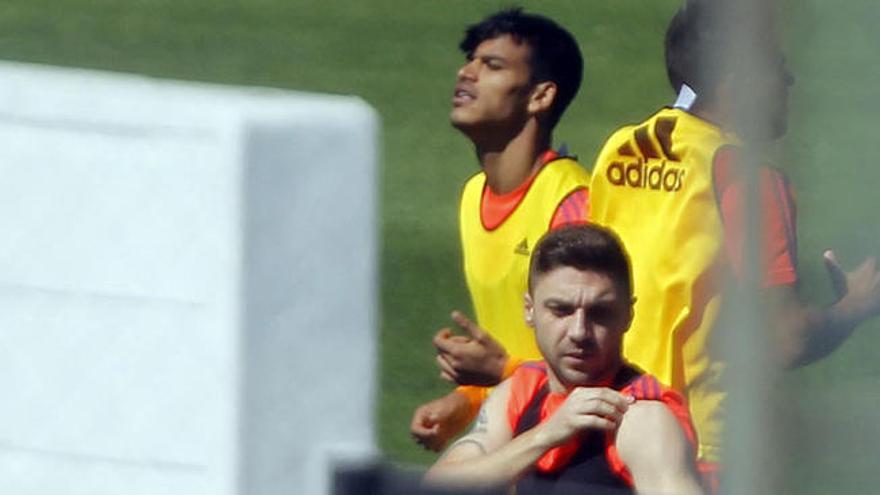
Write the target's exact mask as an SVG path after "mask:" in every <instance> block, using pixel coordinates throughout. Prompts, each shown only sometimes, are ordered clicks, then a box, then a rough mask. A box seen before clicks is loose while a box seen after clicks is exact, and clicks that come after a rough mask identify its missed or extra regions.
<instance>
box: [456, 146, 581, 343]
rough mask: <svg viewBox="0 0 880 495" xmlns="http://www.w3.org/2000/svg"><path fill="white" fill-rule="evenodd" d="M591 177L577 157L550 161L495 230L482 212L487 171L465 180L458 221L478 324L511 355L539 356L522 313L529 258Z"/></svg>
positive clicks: (533, 336)
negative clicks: (560, 211)
mask: <svg viewBox="0 0 880 495" xmlns="http://www.w3.org/2000/svg"><path fill="white" fill-rule="evenodd" d="M589 182H590V175H589V173H588V172H587V171H586V170H585V169H584V168H583V167H581V166H580V165H579V164H578V163H577V162H575V161H574V160H571V159H569V158H560V159H557V160H554V161H552V162H549V163H547V164H546V165H544V166H543V167H542V168H541V169H540V170H539V171H538V175H537V176H536V177H535V179H534V182H532V184H531V186H530V187H529V190H528V191H526V194H525V196H524V197H523V198H522V201H521V202H520V203H519V205H517V207H516V209H515V210H514V211H513V213H512V214H511V215H510V216H509V217H507V218H506V219H505V220H504V222H502V223H501V225H499V226H498V227H497V228H496V229H494V230H486V229H485V228H484V227H483V222H482V219H481V215H480V203H481V200H482V197H483V189H484V187H485V186H486V174H485V173H483V172H480V173H478V174H476V175H474V176H473V177H471V178H470V179H469V180H468V181H467V183H465V186H464V191H463V192H462V196H461V204H460V209H459V226H460V228H461V241H462V252H463V256H464V272H465V278H466V280H467V285H468V289H469V290H470V294H471V301H472V302H473V304H474V310H475V311H476V317H477V322H478V323H479V325H480V326H481V327H482V328H484V329H485V330H486V331H487V332H488V333H489V334H490V335H491V336H492V337H493V338H495V340H497V341H498V342H500V343H501V345H503V346H504V348H505V349H506V350H507V353H508V354H509V355H510V356H511V357H512V358H522V359H526V360H535V359H541V354H540V352H539V351H538V346H537V345H536V344H535V335H534V332H533V330H532V329H531V328H529V327H528V326H527V325H526V323H525V319H524V313H523V311H524V310H523V297H524V295H525V293H526V286H527V281H528V270H529V258H530V256H531V253H532V248H533V247H534V246H535V243H537V242H538V239H540V238H541V236H543V235H544V233H545V232H547V230H548V229H549V228H550V222H551V221H552V220H553V214H554V213H555V212H556V208H557V207H558V206H559V204H560V203H561V202H562V201H563V200H564V199H565V198H566V197H567V196H568V195H569V194H570V193H572V192H573V191H575V190H577V189H586V188H587V186H588V185H589Z"/></svg>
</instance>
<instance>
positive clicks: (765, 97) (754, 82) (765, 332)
mask: <svg viewBox="0 0 880 495" xmlns="http://www.w3.org/2000/svg"><path fill="white" fill-rule="evenodd" d="M716 6H717V8H718V9H720V12H719V13H718V15H719V16H720V18H721V19H724V20H726V22H725V23H724V25H726V26H728V28H729V29H730V30H731V31H730V33H727V34H728V36H729V52H728V53H727V57H728V60H727V61H728V62H729V68H730V74H731V76H732V77H731V79H730V82H731V85H730V88H729V89H730V91H731V93H732V101H731V104H732V107H731V108H732V110H733V113H734V122H735V129H736V132H737V135H738V136H739V137H740V138H741V139H742V144H743V146H742V156H741V158H742V163H741V165H742V166H741V167H739V170H740V173H741V174H742V176H741V177H740V180H741V181H742V184H743V185H744V188H743V191H744V197H743V205H744V212H743V213H744V215H743V218H744V219H745V225H744V226H743V227H744V233H745V236H744V239H745V242H744V246H743V247H744V253H743V255H744V256H743V260H744V263H743V267H744V273H743V280H741V281H740V283H734V284H730V285H731V286H732V287H733V290H732V293H731V294H729V296H730V297H727V300H726V301H725V305H726V306H727V308H728V309H727V310H728V311H729V313H730V314H732V315H733V317H732V318H733V320H732V325H731V326H730V327H728V328H725V329H724V330H725V331H727V332H729V334H728V335H724V336H723V337H722V338H723V339H724V344H725V345H724V347H723V352H724V353H725V354H726V356H725V358H726V360H727V370H726V377H727V380H726V383H727V384H728V387H729V388H728V398H727V405H728V416H727V418H728V420H727V423H726V436H725V439H726V440H725V446H724V461H723V471H722V477H721V493H723V494H731V495H733V494H750V495H763V494H767V495H771V494H776V493H778V490H777V486H778V481H777V476H778V463H777V462H776V460H775V459H776V455H775V453H776V451H777V449H778V446H777V441H776V435H775V430H774V428H773V427H772V425H773V410H774V407H773V405H772V404H773V388H774V387H773V386H774V384H775V382H776V375H777V369H776V366H775V365H773V364H772V360H771V358H772V345H773V341H772V340H771V336H772V333H771V329H770V328H768V322H767V311H766V307H765V306H764V301H763V300H762V298H761V293H762V282H763V274H764V273H765V269H764V267H763V263H764V262H765V257H764V256H763V250H762V245H763V240H762V235H763V232H762V220H761V219H762V217H763V212H762V211H761V193H760V172H759V167H760V166H762V165H764V162H765V160H766V151H767V147H768V146H769V144H770V143H771V141H772V139H773V137H774V129H773V125H774V121H773V119H774V117H776V116H774V115H772V112H768V109H773V108H775V106H774V104H773V103H774V102H773V101H771V99H772V98H774V97H775V96H776V95H774V94H773V91H772V89H773V88H772V87H770V86H769V85H768V84H767V83H766V81H767V80H768V79H767V77H766V76H767V75H768V74H772V73H771V72H768V71H771V70H774V68H773V67H771V66H770V64H772V63H778V62H779V61H778V60H774V59H773V53H771V52H772V50H770V49H768V48H769V47H771V46H778V33H777V31H776V29H777V25H776V22H775V16H776V11H777V5H776V2H775V1H773V0H727V1H719V2H716ZM774 44H775V45H774Z"/></svg>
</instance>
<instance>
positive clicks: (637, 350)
mask: <svg viewBox="0 0 880 495" xmlns="http://www.w3.org/2000/svg"><path fill="white" fill-rule="evenodd" d="M719 5H722V4H721V3H719V2H717V1H716V2H711V1H703V0H692V1H689V2H686V4H685V6H684V7H682V8H681V9H680V10H679V11H678V13H676V15H675V17H674V18H673V19H672V21H671V23H670V25H669V28H668V31H667V33H666V64H667V71H668V75H669V79H670V82H671V83H672V86H673V87H674V88H675V89H676V90H678V91H679V98H678V101H677V102H676V104H675V106H674V107H672V108H664V109H661V110H660V111H659V112H657V113H656V114H654V115H653V116H651V117H650V118H649V119H647V120H646V121H644V122H642V123H639V124H636V125H631V126H626V127H623V128H621V129H619V130H618V131H616V132H615V133H614V134H613V135H612V136H611V137H610V138H609V139H608V141H607V142H606V144H605V146H604V148H603V150H602V152H601V153H600V155H599V157H598V159H597V161H596V166H595V168H594V169H593V177H592V182H591V189H590V193H591V204H590V209H591V213H590V218H591V220H593V221H595V222H596V223H598V224H601V225H606V226H608V227H611V228H612V229H614V230H615V231H616V232H617V233H618V234H619V235H620V237H621V239H622V240H623V242H624V244H625V245H626V246H627V248H628V249H629V252H630V256H631V259H632V263H633V273H634V274H635V281H634V282H635V283H634V285H635V295H636V299H637V303H636V311H635V315H636V316H635V320H634V321H633V324H632V327H631V329H630V331H629V332H628V333H627V335H626V339H625V347H624V355H625V356H626V358H627V359H628V360H629V361H631V362H632V363H634V364H636V365H638V366H639V367H641V368H642V369H644V370H645V371H646V372H648V373H651V374H652V375H654V376H656V377H657V378H658V379H660V380H661V381H663V382H664V383H666V384H668V385H670V386H672V387H673V388H675V389H676V390H679V391H681V392H683V393H684V394H685V395H686V397H687V399H688V402H689V406H690V410H691V415H692V417H693V419H694V422H695V425H696V428H697V436H698V438H699V443H700V445H699V457H700V460H701V470H702V471H703V473H704V475H705V478H706V479H707V480H708V482H709V485H710V486H714V485H716V483H717V479H716V475H717V472H718V469H719V461H720V457H719V455H720V440H721V436H722V425H723V415H724V409H725V393H724V390H723V389H722V388H721V380H722V376H723V372H724V363H723V362H722V361H721V360H720V359H718V357H717V356H715V355H713V353H712V352H710V342H711V339H713V333H716V332H719V331H724V329H721V328H719V327H721V326H722V323H721V322H722V321H723V320H724V318H723V317H722V312H723V311H724V310H726V309H729V308H725V305H724V300H725V297H724V295H723V293H722V292H723V291H722V287H721V285H722V283H721V281H722V280H723V279H725V277H726V276H727V275H732V277H729V278H731V279H732V280H737V278H740V277H739V276H740V275H741V274H742V272H743V269H744V265H746V264H752V265H759V266H760V267H761V268H760V269H759V270H760V271H761V273H762V274H763V277H762V278H763V280H762V282H763V290H764V291H766V294H765V296H766V298H767V299H768V300H770V301H772V302H773V304H772V305H771V308H770V309H771V313H770V318H771V319H770V327H771V328H772V329H774V331H778V335H774V336H773V341H774V342H778V343H779V346H778V349H777V353H776V354H777V355H778V357H779V359H780V362H781V364H783V365H786V366H797V365H801V364H805V363H808V362H811V361H814V360H816V359H819V358H821V357H823V356H825V355H827V354H828V353H830V352H831V351H833V350H834V349H835V348H837V347H838V346H839V345H840V343H842V342H843V341H844V340H845V339H846V338H847V337H848V336H849V335H850V334H851V333H852V331H853V330H854V328H855V327H856V326H857V325H858V324H859V323H860V322H862V321H863V320H865V319H867V318H869V317H871V316H873V315H876V314H878V312H880V274H878V272H877V270H876V262H875V260H874V259H869V260H867V261H865V263H863V264H862V265H861V266H860V267H859V268H857V269H856V270H854V271H853V272H850V273H845V272H844V271H843V270H842V269H841V267H840V266H839V265H838V264H837V261H836V259H835V257H834V255H833V253H831V252H830V251H828V252H826V253H825V261H826V264H827V266H828V269H829V272H830V274H831V277H832V280H833V281H834V282H835V286H836V287H837V289H838V295H839V300H838V301H837V302H836V303H835V304H833V305H831V306H829V307H827V308H823V309H819V308H814V307H808V306H806V305H804V304H803V303H802V302H801V300H800V299H799V297H798V296H797V293H796V291H795V284H796V282H797V280H798V276H797V271H796V250H797V244H796V238H795V234H796V229H795V210H794V201H793V195H792V193H791V190H790V187H789V185H788V182H787V181H786V179H785V177H784V176H783V175H782V174H781V173H780V172H779V171H777V170H773V169H770V168H763V169H761V170H760V171H759V174H758V175H759V186H760V200H761V203H760V205H759V209H760V212H761V217H762V219H761V220H762V225H761V227H762V230H763V241H762V246H761V256H762V259H760V260H754V259H746V257H745V256H744V254H743V253H744V248H743V245H744V241H743V238H744V228H745V227H744V225H745V219H744V218H743V210H744V205H743V202H744V201H745V191H744V187H743V184H742V183H741V180H740V178H739V177H740V175H741V174H740V173H738V167H740V166H741V164H740V156H741V154H742V152H743V146H742V144H741V142H740V139H739V137H738V135H740V134H741V133H739V132H737V125H736V124H735V122H736V118H735V116H736V110H737V109H736V108H734V104H733V101H734V98H733V91H734V90H735V88H734V86H733V85H734V84H736V81H738V80H740V78H739V74H738V73H736V72H734V69H733V68H732V64H731V63H729V62H730V61H729V60H728V59H727V58H726V57H727V55H728V53H729V46H730V44H731V43H732V42H733V41H732V38H730V37H729V33H730V29H729V26H731V25H737V22H736V19H731V18H729V16H724V15H720V14H719V12H718V9H719ZM755 18H756V19H759V20H753V19H750V20H749V23H752V22H753V21H754V22H768V24H767V26H766V29H764V30H762V31H760V36H758V37H757V38H756V39H754V40H750V41H752V42H753V43H752V44H750V45H748V46H750V47H752V48H753V49H754V53H751V54H750V55H751V56H752V57H754V58H755V60H757V61H758V62H759V63H760V65H761V67H763V73H762V74H761V75H760V76H758V79H757V82H758V83H759V87H760V89H761V91H766V92H767V93H766V95H765V96H766V98H765V99H763V100H761V101H766V102H768V104H767V106H766V108H765V110H766V111H767V112H768V113H769V115H768V117H769V118H768V119H767V122H768V125H766V135H760V136H753V140H755V141H757V142H758V143H760V141H761V140H763V141H764V142H765V143H769V142H771V141H773V140H775V139H777V138H779V137H780V136H782V135H783V134H784V132H785V130H786V119H787V97H788V89H789V87H790V86H791V84H792V83H793V79H792V77H791V75H790V74H789V73H788V71H787V70H786V67H785V63H784V57H783V56H782V53H781V48H780V46H779V42H778V40H777V39H776V38H775V33H774V29H773V26H772V25H771V24H770V21H771V20H772V17H770V16H768V17H766V18H765V17H764V16H761V15H756V16H755ZM747 24H748V23H747ZM749 25H751V24H749ZM756 97H757V96H756ZM752 131H754V129H750V132H752ZM754 138H757V139H754Z"/></svg>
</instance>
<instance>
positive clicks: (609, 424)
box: [575, 415, 620, 431]
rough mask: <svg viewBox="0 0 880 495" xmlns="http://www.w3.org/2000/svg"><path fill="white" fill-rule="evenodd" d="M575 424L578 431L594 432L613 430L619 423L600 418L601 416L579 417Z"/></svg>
mask: <svg viewBox="0 0 880 495" xmlns="http://www.w3.org/2000/svg"><path fill="white" fill-rule="evenodd" d="M575 423H576V425H577V427H578V429H594V430H605V431H608V430H614V429H615V428H617V427H618V426H620V422H619V421H613V420H611V419H608V418H605V417H602V416H588V415H584V416H579V417H578V418H577V419H576V420H575Z"/></svg>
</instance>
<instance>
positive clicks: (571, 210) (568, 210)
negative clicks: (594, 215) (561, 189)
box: [550, 188, 590, 230]
mask: <svg viewBox="0 0 880 495" xmlns="http://www.w3.org/2000/svg"><path fill="white" fill-rule="evenodd" d="M589 213H590V191H589V190H588V189H586V188H581V189H575V190H574V191H572V192H570V193H569V194H568V196H566V197H565V199H563V200H562V202H561V203H559V207H557V208H556V212H555V213H553V219H552V220H551V221H550V230H553V229H555V228H557V227H561V226H563V225H568V224H574V223H586V222H587V215H588V214H589Z"/></svg>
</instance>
